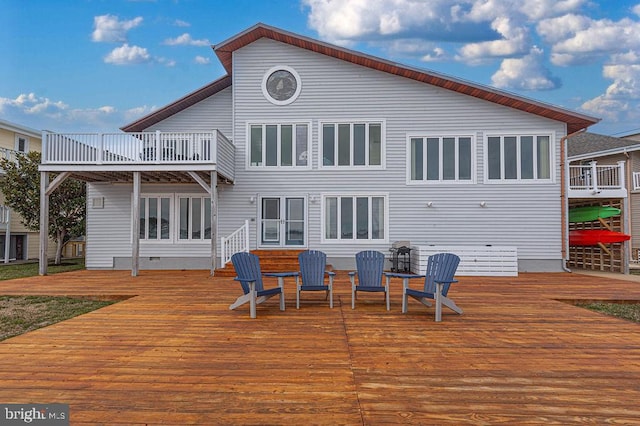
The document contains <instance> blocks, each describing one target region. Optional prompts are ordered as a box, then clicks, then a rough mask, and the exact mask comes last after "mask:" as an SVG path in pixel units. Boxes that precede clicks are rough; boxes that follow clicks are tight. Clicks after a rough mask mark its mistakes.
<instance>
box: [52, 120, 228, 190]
mask: <svg viewBox="0 0 640 426" xmlns="http://www.w3.org/2000/svg"><path fill="white" fill-rule="evenodd" d="M234 161H235V146H234V145H233V143H231V142H230V141H229V140H228V139H227V138H226V137H225V136H224V135H223V134H222V133H221V132H219V131H217V130H214V131H212V132H196V133H190V132H160V131H157V132H138V133H64V134H63V133H50V132H43V134H42V166H41V167H40V169H41V170H44V171H76V172H79V171H91V172H108V171H112V172H122V171H147V172H162V171H207V170H211V171H213V170H215V171H217V172H218V174H219V175H220V176H222V177H224V178H225V179H227V180H230V181H233V180H234V175H235V165H234V164H235V163H234Z"/></svg>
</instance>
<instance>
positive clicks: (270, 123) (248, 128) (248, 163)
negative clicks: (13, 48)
mask: <svg viewBox="0 0 640 426" xmlns="http://www.w3.org/2000/svg"><path fill="white" fill-rule="evenodd" d="M299 124H304V125H306V126H307V165H306V166H296V165H295V164H294V165H291V166H282V165H277V166H267V165H266V163H267V161H266V155H267V151H266V139H264V137H265V136H266V131H264V130H263V132H262V133H263V139H264V140H263V145H262V147H263V149H262V165H260V166H254V165H252V164H251V126H263V129H265V128H266V126H273V125H277V126H278V148H277V150H278V152H277V156H278V157H277V158H278V163H280V160H281V158H280V154H281V144H280V129H281V128H282V126H294V131H293V136H294V144H293V145H294V146H293V148H294V151H295V148H296V146H295V135H296V132H295V126H296V125H299ZM312 125H313V123H312V122H311V120H309V121H304V120H302V121H300V120H296V121H282V120H277V121H275V120H253V121H247V124H246V129H245V134H246V135H247V137H246V139H247V142H246V155H245V157H246V158H245V168H246V170H310V169H311V164H312V156H311V152H312V148H311V147H312V140H311V137H312V131H311V130H312ZM296 155H298V154H297V153H296ZM294 163H295V158H294Z"/></svg>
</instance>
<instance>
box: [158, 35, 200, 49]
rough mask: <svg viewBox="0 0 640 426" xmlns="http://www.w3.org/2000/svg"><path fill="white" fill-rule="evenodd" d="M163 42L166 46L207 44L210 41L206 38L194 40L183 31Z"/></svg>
mask: <svg viewBox="0 0 640 426" xmlns="http://www.w3.org/2000/svg"><path fill="white" fill-rule="evenodd" d="M163 44H166V45H167V46H209V45H210V44H211V43H210V42H209V40H207V39H206V38H203V39H200V40H196V39H194V38H192V37H191V35H190V34H189V33H184V34H182V35H181V36H178V37H176V38H168V39H166V40H165V41H164V42H163Z"/></svg>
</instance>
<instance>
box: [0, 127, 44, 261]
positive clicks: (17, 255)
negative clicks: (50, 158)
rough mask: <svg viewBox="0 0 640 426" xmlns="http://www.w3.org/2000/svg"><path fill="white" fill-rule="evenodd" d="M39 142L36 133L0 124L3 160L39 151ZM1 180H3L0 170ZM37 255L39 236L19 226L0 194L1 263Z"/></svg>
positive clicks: (19, 219) (23, 128) (28, 129)
mask: <svg viewBox="0 0 640 426" xmlns="http://www.w3.org/2000/svg"><path fill="white" fill-rule="evenodd" d="M41 139H42V135H41V133H40V131H38V130H35V129H31V128H28V127H25V126H21V125H18V124H15V123H10V122H8V121H5V120H0V156H1V157H2V158H7V159H13V158H15V155H16V152H22V153H26V152H29V151H40V150H41V148H42V143H41ZM0 179H4V172H3V171H2V169H0ZM7 236H8V237H7ZM7 242H8V243H9V244H7ZM39 251H40V250H39V244H38V232H31V231H29V230H28V229H27V228H26V227H25V226H24V225H23V224H22V222H21V218H20V216H19V215H18V214H17V213H15V212H11V211H10V209H9V207H8V206H6V205H5V204H4V196H3V194H2V193H0V259H2V261H4V262H8V261H9V260H25V259H36V258H38V255H39Z"/></svg>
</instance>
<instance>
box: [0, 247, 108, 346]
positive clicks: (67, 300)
mask: <svg viewBox="0 0 640 426" xmlns="http://www.w3.org/2000/svg"><path fill="white" fill-rule="evenodd" d="M80 269H84V259H65V260H64V261H63V262H62V264H61V265H50V266H49V268H48V273H49V274H57V273H61V272H68V271H77V270H80ZM34 275H38V263H37V262H35V263H20V264H9V265H0V280H11V279H15V278H25V277H31V276H34ZM113 303H115V301H113V300H108V301H105V300H90V299H82V298H71V297H53V296H0V341H1V340H4V339H8V338H9V337H13V336H17V335H19V334H23V333H26V332H28V331H32V330H36V329H38V328H42V327H46V326H48V325H51V324H55V323H57V322H60V321H64V320H67V319H69V318H73V317H75V316H78V315H82V314H86V313H87V312H91V311H95V310H96V309H100V308H102V307H104V306H107V305H111V304H113Z"/></svg>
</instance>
